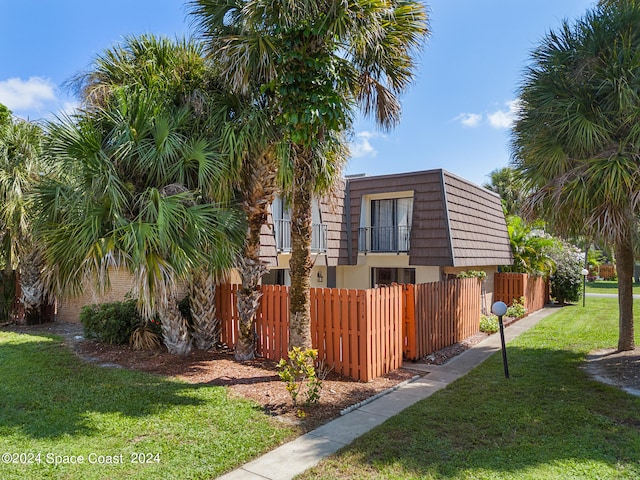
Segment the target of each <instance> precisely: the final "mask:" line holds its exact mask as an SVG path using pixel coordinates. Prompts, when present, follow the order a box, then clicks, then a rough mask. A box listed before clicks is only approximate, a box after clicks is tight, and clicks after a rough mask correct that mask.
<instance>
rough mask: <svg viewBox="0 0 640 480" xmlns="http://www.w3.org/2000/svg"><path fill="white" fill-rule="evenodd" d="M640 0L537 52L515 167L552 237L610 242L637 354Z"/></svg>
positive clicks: (628, 341)
mask: <svg viewBox="0 0 640 480" xmlns="http://www.w3.org/2000/svg"><path fill="white" fill-rule="evenodd" d="M639 26H640V2H637V1H635V0H621V1H615V2H602V4H601V5H598V6H597V7H595V8H593V9H591V10H589V11H587V13H586V14H585V15H584V16H583V17H582V18H580V19H579V20H577V21H576V22H575V23H569V22H564V24H563V25H562V27H561V28H560V29H559V30H558V31H552V32H550V33H549V34H548V35H547V36H546V37H545V38H544V39H543V40H542V41H541V43H540V45H539V46H538V47H537V48H536V49H535V50H534V51H533V53H532V55H531V59H530V65H529V67H528V69H527V72H526V73H525V75H524V78H523V81H522V85H521V88H520V99H521V102H522V103H521V106H522V109H521V114H520V118H519V119H518V121H517V122H516V124H515V127H514V130H513V138H512V141H513V163H514V165H515V167H516V168H517V169H518V170H519V172H520V173H521V174H522V176H523V178H524V179H525V180H526V181H527V183H528V186H530V187H531V189H532V191H533V193H532V195H531V197H530V199H529V202H528V203H529V207H530V210H531V211H535V212H537V213H538V214H540V215H542V216H543V217H544V218H545V219H546V220H547V221H549V222H550V223H551V224H552V226H553V227H554V228H555V229H556V230H557V231H563V232H565V233H567V234H574V235H580V234H581V235H585V236H586V237H587V238H593V239H599V240H602V241H604V242H611V244H613V245H615V255H616V259H617V265H618V293H619V295H618V303H619V339H618V349H619V350H632V349H633V348H634V332H633V291H632V282H633V266H634V257H633V245H634V235H635V232H636V231H637V217H638V214H639V213H640V194H639V192H640V123H638V120H637V119H638V112H639V111H640V96H639V95H638V92H639V91H640V28H638V27H639Z"/></svg>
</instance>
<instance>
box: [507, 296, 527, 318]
mask: <svg viewBox="0 0 640 480" xmlns="http://www.w3.org/2000/svg"><path fill="white" fill-rule="evenodd" d="M524 301H525V299H524V297H520V300H516V299H515V298H514V299H513V302H512V303H511V306H510V307H509V308H507V317H513V318H520V317H524V315H525V313H527V309H526V308H525V307H524Z"/></svg>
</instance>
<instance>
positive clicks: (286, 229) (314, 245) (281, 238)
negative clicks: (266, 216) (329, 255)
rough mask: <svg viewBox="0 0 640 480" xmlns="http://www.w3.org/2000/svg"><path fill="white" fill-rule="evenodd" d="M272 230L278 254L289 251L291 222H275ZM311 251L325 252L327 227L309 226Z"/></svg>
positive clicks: (320, 225) (319, 225) (318, 224)
mask: <svg viewBox="0 0 640 480" xmlns="http://www.w3.org/2000/svg"><path fill="white" fill-rule="evenodd" d="M273 229H274V233H275V236H276V248H277V249H278V251H279V252H285V253H286V252H290V251H291V220H275V221H274V222H273ZM311 229H312V231H311V251H312V252H314V253H324V252H326V251H327V225H325V224H323V223H313V224H311Z"/></svg>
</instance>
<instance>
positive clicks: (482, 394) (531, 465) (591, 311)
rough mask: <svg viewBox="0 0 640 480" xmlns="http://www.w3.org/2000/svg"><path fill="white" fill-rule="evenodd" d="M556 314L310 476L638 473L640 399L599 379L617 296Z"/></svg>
mask: <svg viewBox="0 0 640 480" xmlns="http://www.w3.org/2000/svg"><path fill="white" fill-rule="evenodd" d="M587 303H588V308H582V307H581V306H569V307H565V308H563V309H561V310H559V311H558V313H556V314H554V315H551V316H550V317H547V318H546V319H544V320H543V321H541V322H540V324H539V325H538V326H537V327H536V328H534V329H532V330H530V331H528V332H526V333H524V334H523V335H521V336H520V337H519V338H518V339H516V340H515V341H514V342H512V343H510V344H509V346H508V347H507V350H508V357H509V371H510V374H511V378H510V379H509V380H505V379H504V377H503V376H502V358H501V355H500V353H497V354H495V355H493V356H492V357H491V358H489V359H488V360H487V361H486V362H485V363H483V364H482V365H480V366H479V367H478V368H476V369H474V370H473V371H472V372H470V373H469V374H468V375H466V376H465V377H463V378H461V379H459V380H458V381H456V382H454V383H452V384H451V385H449V386H448V387H447V388H445V389H443V390H441V391H439V392H437V393H436V394H434V395H433V396H431V397H430V398H428V399H425V400H423V401H421V402H419V403H417V404H416V405H414V406H413V407H411V408H409V409H407V410H405V411H403V412H402V413H401V414H399V415H396V416H395V417H393V418H391V419H390V420H389V421H387V422H386V423H384V424H383V425H382V426H380V427H378V428H376V429H374V430H372V431H371V432H369V433H368V434H366V435H364V436H363V437H360V438H359V439H358V440H356V441H355V442H354V443H353V444H351V445H350V446H348V447H346V448H345V449H343V450H342V451H341V452H339V453H338V454H337V455H335V456H333V457H330V458H329V459H327V460H325V461H324V462H322V463H321V464H320V465H319V466H317V467H315V468H314V469H312V470H310V471H309V472H307V473H305V474H304V475H303V476H302V478H303V479H315V478H322V479H325V478H336V479H347V478H358V479H365V478H371V479H373V478H376V479H377V478H385V479H518V480H520V479H542V478H544V479H570V478H573V479H578V478H583V479H594V478H598V479H637V478H640V398H638V397H634V396H631V395H628V394H626V393H624V392H622V391H620V390H618V389H616V388H614V387H609V386H605V385H603V384H600V383H598V382H595V381H593V380H591V379H590V378H589V377H588V375H587V374H586V373H585V372H584V371H583V370H582V368H581V365H582V363H583V361H584V358H585V355H586V354H587V353H588V352H589V351H591V350H593V349H597V348H605V347H611V346H615V345H616V343H617V306H616V305H617V301H616V299H609V298H594V299H589V301H588V302H587Z"/></svg>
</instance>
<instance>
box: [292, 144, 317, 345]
mask: <svg viewBox="0 0 640 480" xmlns="http://www.w3.org/2000/svg"><path fill="white" fill-rule="evenodd" d="M296 150H297V151H296V156H295V159H294V162H295V164H294V172H293V206H292V207H293V208H292V212H291V213H292V214H291V260H290V262H289V267H290V269H291V290H290V302H291V303H290V307H289V312H290V319H289V349H291V348H293V347H300V348H311V294H310V292H311V290H310V289H311V280H310V275H311V268H312V266H313V264H312V263H311V234H312V224H311V199H312V191H313V184H314V178H313V171H312V166H311V161H312V153H311V152H310V151H309V150H308V149H302V148H298V149H296Z"/></svg>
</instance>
